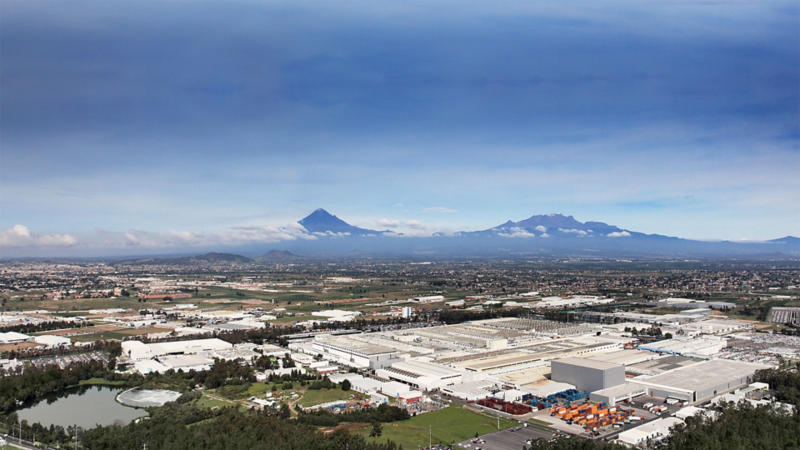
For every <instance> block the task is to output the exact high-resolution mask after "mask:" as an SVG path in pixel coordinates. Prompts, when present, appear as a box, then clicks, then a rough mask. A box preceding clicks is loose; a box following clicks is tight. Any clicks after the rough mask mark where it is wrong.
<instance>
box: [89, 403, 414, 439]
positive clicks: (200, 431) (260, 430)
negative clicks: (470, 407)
mask: <svg viewBox="0 0 800 450" xmlns="http://www.w3.org/2000/svg"><path fill="white" fill-rule="evenodd" d="M195 410H196V408H185V407H180V406H177V405H174V404H173V405H170V406H167V407H164V408H157V409H154V410H152V416H151V418H150V419H149V420H141V421H139V423H131V424H129V425H126V426H124V427H122V426H115V425H112V426H107V427H97V428H94V429H92V430H89V431H87V432H86V433H84V435H83V437H82V438H81V443H82V446H83V447H85V448H88V449H91V450H140V449H141V448H142V446H143V444H147V447H148V448H150V449H159V450H198V449H207V450H256V449H270V450H284V449H285V450H289V449H294V450H299V449H304V450H305V449H319V450H343V449H346V448H349V449H350V450H398V448H402V447H398V446H396V445H395V444H394V443H391V442H387V443H380V444H373V443H368V442H367V441H366V440H365V439H364V438H363V437H361V436H357V435H352V434H349V433H348V432H347V431H345V430H340V431H336V432H334V433H331V434H328V435H325V434H323V433H322V432H320V431H319V430H318V429H317V428H316V427H313V426H310V425H306V424H304V423H302V422H298V421H296V420H285V419H281V418H279V417H275V416H267V415H265V414H260V413H255V412H250V413H248V412H242V411H239V410H237V409H234V408H223V409H221V410H218V411H215V412H213V413H205V414H212V415H213V417H209V418H205V417H203V416H195V415H187V414H188V413H187V412H191V411H195ZM198 419H199V420H198ZM190 424H191V426H186V425H190Z"/></svg>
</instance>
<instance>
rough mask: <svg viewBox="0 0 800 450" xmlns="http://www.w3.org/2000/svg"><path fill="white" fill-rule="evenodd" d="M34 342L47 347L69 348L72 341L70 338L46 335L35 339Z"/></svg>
mask: <svg viewBox="0 0 800 450" xmlns="http://www.w3.org/2000/svg"><path fill="white" fill-rule="evenodd" d="M33 342H36V343H37V344H41V345H44V346H47V347H69V346H70V345H72V341H70V340H69V338H65V337H61V336H53V335H49V334H44V335H41V336H36V337H34V338H33Z"/></svg>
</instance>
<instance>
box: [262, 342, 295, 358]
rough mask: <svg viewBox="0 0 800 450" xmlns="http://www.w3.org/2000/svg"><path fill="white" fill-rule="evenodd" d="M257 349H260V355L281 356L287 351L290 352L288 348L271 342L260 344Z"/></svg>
mask: <svg viewBox="0 0 800 450" xmlns="http://www.w3.org/2000/svg"><path fill="white" fill-rule="evenodd" d="M259 350H261V354H262V355H264V356H268V357H272V358H283V357H284V356H286V354H287V353H290V352H289V350H288V349H285V348H283V347H279V346H277V345H272V344H261V347H260V348H259Z"/></svg>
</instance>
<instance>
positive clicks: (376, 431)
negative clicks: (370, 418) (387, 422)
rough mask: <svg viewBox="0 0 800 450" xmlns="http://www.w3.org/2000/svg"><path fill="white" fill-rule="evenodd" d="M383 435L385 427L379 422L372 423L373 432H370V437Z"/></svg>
mask: <svg viewBox="0 0 800 450" xmlns="http://www.w3.org/2000/svg"><path fill="white" fill-rule="evenodd" d="M382 434H383V425H381V423H380V422H378V421H377V420H376V421H375V422H372V431H370V432H369V435H370V437H380V435H382Z"/></svg>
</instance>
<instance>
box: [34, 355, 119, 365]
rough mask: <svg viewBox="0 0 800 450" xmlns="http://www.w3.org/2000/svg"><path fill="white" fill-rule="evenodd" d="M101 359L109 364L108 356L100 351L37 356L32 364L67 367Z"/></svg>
mask: <svg viewBox="0 0 800 450" xmlns="http://www.w3.org/2000/svg"><path fill="white" fill-rule="evenodd" d="M89 361H100V362H102V363H103V364H108V357H107V356H106V355H105V354H103V353H100V352H91V353H82V354H80V355H64V356H49V357H47V358H36V359H33V360H31V364H32V365H34V366H36V367H43V366H48V365H53V364H55V365H57V366H58V367H60V368H62V369H63V368H65V367H67V366H68V365H70V364H72V363H78V362H89Z"/></svg>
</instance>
